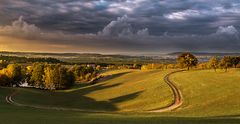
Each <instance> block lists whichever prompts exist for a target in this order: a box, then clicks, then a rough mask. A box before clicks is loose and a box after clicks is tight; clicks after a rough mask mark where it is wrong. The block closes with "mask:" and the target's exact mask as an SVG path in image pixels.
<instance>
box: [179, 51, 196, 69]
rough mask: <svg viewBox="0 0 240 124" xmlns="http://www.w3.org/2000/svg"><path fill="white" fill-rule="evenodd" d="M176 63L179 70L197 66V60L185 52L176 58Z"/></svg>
mask: <svg viewBox="0 0 240 124" xmlns="http://www.w3.org/2000/svg"><path fill="white" fill-rule="evenodd" d="M177 63H178V65H179V66H180V67H181V68H187V70H189V69H190V68H191V67H194V66H196V65H197V64H198V59H197V58H196V57H195V56H194V55H193V54H191V53H188V52H187V53H182V54H181V55H179V56H178V58H177Z"/></svg>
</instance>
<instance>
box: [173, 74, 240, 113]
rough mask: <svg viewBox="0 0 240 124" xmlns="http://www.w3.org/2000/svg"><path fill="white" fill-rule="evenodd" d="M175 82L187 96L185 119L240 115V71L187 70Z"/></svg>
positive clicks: (183, 111) (176, 76)
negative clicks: (190, 117)
mask: <svg viewBox="0 0 240 124" xmlns="http://www.w3.org/2000/svg"><path fill="white" fill-rule="evenodd" d="M171 79H172V80H173V81H174V82H175V83H176V84H177V85H178V86H179V88H180V90H181V91H182V93H183V97H184V103H183V105H182V107H181V108H180V109H179V110H177V111H176V112H175V113H174V114H176V115H181V116H224V115H229V116H234V115H239V114H240V99H239V98H240V94H239V91H240V90H239V89H240V70H239V69H231V70H229V71H228V72H226V73H225V72H222V71H221V70H218V72H217V73H215V72H214V71H213V70H203V71H186V72H182V73H177V74H175V75H173V76H172V77H171Z"/></svg>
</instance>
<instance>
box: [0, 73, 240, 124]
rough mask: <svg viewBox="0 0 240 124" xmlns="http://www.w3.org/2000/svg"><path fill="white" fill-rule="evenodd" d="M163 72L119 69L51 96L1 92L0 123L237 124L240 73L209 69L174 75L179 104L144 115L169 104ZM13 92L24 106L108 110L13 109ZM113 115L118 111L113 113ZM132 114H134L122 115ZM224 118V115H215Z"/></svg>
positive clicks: (31, 91) (36, 92) (25, 91)
mask: <svg viewBox="0 0 240 124" xmlns="http://www.w3.org/2000/svg"><path fill="white" fill-rule="evenodd" d="M171 71H172V70H167V71H159V70H153V71H134V70H121V71H119V70H118V71H111V72H106V73H105V74H106V75H109V74H112V76H108V77H107V78H105V79H103V80H102V81H101V82H99V83H98V84H95V85H93V86H81V87H80V86H75V87H73V88H72V89H70V90H64V91H58V92H49V91H41V90H34V89H11V88H0V124H6V123H7V124H16V123H18V124H19V123H20V124H45V123H47V124H48V123H51V124H55V123H56V124H66V123H68V124H69V123H70V124H71V123H72V124H75V123H83V124H90V123H100V124H105V123H114V124H118V123H119V124H122V123H124V124H128V123H139V124H141V123H147V124H149V123H157V124H158V123H164V124H193V123H194V124H206V123H207V124H215V123H217V124H238V123H240V118H237V117H238V116H239V114H240V100H239V96H240V94H239V90H238V89H239V87H240V83H239V79H240V76H239V75H240V70H238V69H232V70H230V71H229V72H227V73H223V72H217V73H215V72H214V71H212V70H204V71H189V72H180V73H176V74H174V75H172V77H171V80H173V81H174V82H175V84H177V86H178V87H179V88H180V90H181V91H182V94H183V98H184V102H183V105H182V106H181V107H180V108H179V109H177V110H175V111H172V112H165V113H147V112H144V111H146V110H150V109H154V108H161V107H164V106H166V105H168V104H170V103H171V102H172V100H173V97H172V92H171V90H170V89H169V87H168V86H167V85H166V84H165V83H164V81H163V77H164V75H166V74H167V73H169V72H171ZM13 90H17V91H18V94H17V95H16V96H14V100H15V101H17V102H19V103H24V104H35V105H39V104H40V105H44V106H50V107H51V106H59V107H71V108H80V109H87V110H104V111H109V112H104V113H93V112H73V111H58V110H45V109H34V108H30V107H17V106H13V105H10V104H7V103H6V102H5V96H7V95H9V94H11V92H12V91H13ZM114 111H117V112H114ZM126 111H133V112H126ZM217 116H226V117H217Z"/></svg>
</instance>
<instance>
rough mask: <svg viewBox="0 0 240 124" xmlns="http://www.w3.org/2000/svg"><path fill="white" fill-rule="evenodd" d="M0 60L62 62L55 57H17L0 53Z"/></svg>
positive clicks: (13, 61)
mask: <svg viewBox="0 0 240 124" xmlns="http://www.w3.org/2000/svg"><path fill="white" fill-rule="evenodd" d="M0 60H4V61H7V62H8V63H35V62H47V63H54V64H57V63H63V62H62V61H60V60H58V59H55V58H51V57H48V58H33V57H19V56H3V55H0Z"/></svg>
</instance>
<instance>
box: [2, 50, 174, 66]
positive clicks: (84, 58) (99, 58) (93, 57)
mask: <svg viewBox="0 0 240 124" xmlns="http://www.w3.org/2000/svg"><path fill="white" fill-rule="evenodd" d="M0 55H2V56H17V57H26V58H55V59H58V60H60V61H63V62H68V63H81V64H84V63H96V64H99V63H100V64H145V63H172V62H174V61H175V60H174V59H173V58H163V57H158V56H143V55H142V56H136V55H135V56H130V55H120V54H115V55H111V54H109V55H107V54H98V53H35V52H8V51H2V52H1V51H0Z"/></svg>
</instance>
